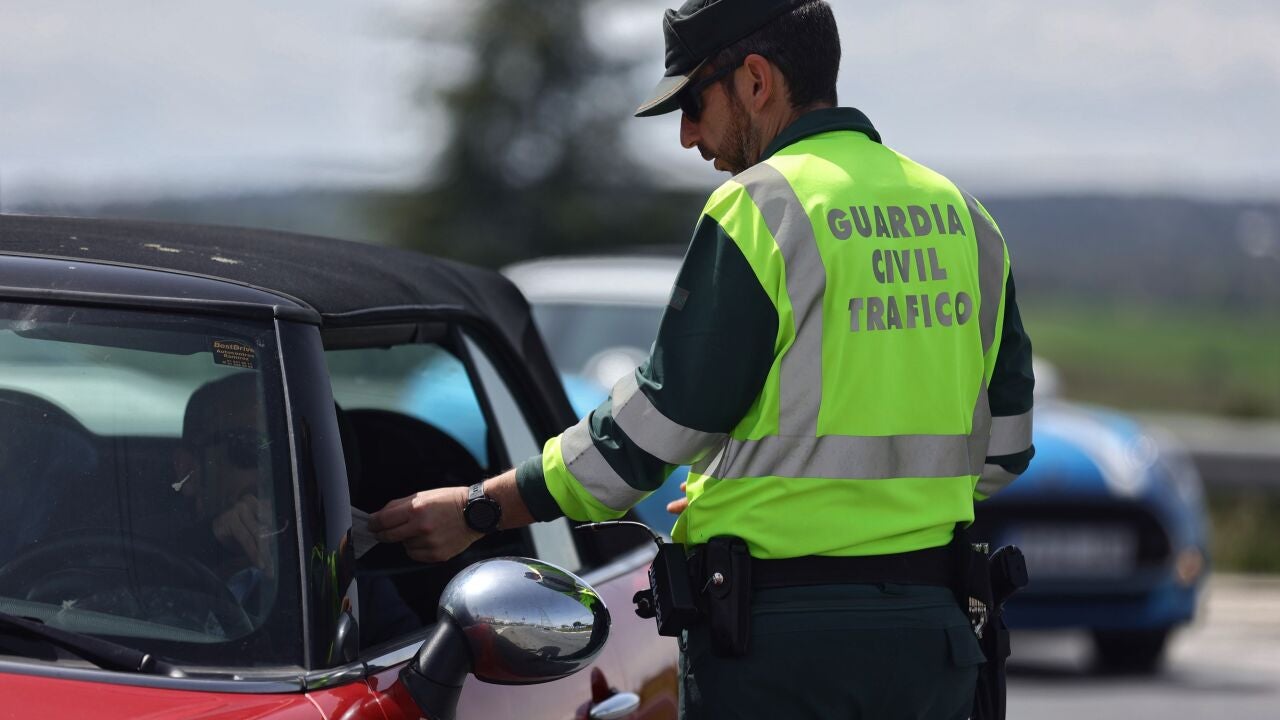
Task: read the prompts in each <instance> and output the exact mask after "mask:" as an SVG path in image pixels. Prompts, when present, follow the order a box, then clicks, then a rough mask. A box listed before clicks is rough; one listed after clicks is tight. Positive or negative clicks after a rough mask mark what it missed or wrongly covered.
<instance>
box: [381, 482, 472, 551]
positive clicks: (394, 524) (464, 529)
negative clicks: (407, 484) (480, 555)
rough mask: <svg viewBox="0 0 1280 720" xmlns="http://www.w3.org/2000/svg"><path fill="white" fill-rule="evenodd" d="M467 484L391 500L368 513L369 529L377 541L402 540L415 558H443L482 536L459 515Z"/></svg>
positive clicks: (461, 549)
mask: <svg viewBox="0 0 1280 720" xmlns="http://www.w3.org/2000/svg"><path fill="white" fill-rule="evenodd" d="M466 503H467V488H465V487H450V488H438V489H435V490H424V491H423V492H420V493H417V494H415V495H410V496H408V497H402V498H400V499H398V500H392V501H391V502H389V503H387V504H386V505H385V506H384V507H383V508H382V509H381V510H379V511H378V512H376V513H373V514H372V515H370V516H369V530H370V531H372V532H373V533H374V535H375V536H377V538H378V541H379V542H386V543H394V542H403V543H404V549H405V553H406V554H408V556H409V557H411V558H413V559H414V560H417V561H418V562H443V561H445V560H448V559H449V558H452V557H454V556H455V555H457V554H458V553H460V552H462V551H463V550H466V549H467V548H468V547H470V546H471V543H473V542H475V541H476V540H479V539H480V538H481V537H482V534H481V533H478V532H476V531H475V530H472V529H471V528H470V527H468V526H467V523H466V521H465V520H463V518H462V508H463V506H464V505H466Z"/></svg>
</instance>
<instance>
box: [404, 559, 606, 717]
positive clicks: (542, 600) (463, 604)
mask: <svg viewBox="0 0 1280 720" xmlns="http://www.w3.org/2000/svg"><path fill="white" fill-rule="evenodd" d="M608 637H609V610H608V609H607V608H606V607H605V605H604V601H602V600H601V599H600V596H599V595H598V594H597V593H596V591H595V590H594V589H592V588H591V586H590V585H587V584H586V583H585V582H583V581H582V580H581V579H579V578H578V577H577V576H575V575H574V574H572V573H570V572H568V571H566V570H563V569H561V568H558V567H556V566H555V565H552V564H550V563H545V562H542V561H541V560H530V559H528V558H519V557H505V558H495V559H493V560H484V561H481V562H478V563H476V564H474V565H472V566H470V567H468V568H467V569H465V570H463V571H462V572H460V573H458V575H457V576H456V577H454V578H453V580H451V581H450V582H449V585H448V586H447V587H445V589H444V594H443V595H441V597H440V615H439V619H438V621H437V622H436V628H435V631H433V632H432V634H431V636H430V637H428V638H427V641H426V642H425V643H423V645H422V649H421V650H419V651H418V655H417V657H415V658H414V659H413V661H412V662H411V663H409V665H408V666H407V667H406V668H405V669H404V670H402V671H401V672H400V681H401V682H403V683H404V685H405V687H406V688H407V689H408V691H409V694H410V695H412V696H413V699H414V702H416V703H417V704H418V707H419V709H421V710H422V711H423V713H424V714H425V715H426V716H427V717H431V718H438V719H439V720H452V719H453V717H454V712H455V710H456V708H457V704H458V696H459V694H460V693H461V691H462V683H463V681H464V680H465V679H466V676H467V674H468V673H472V674H474V675H475V676H476V677H477V678H479V679H481V680H483V681H485V682H491V683H499V684H502V685H528V684H532V683H541V682H549V681H551V680H558V679H560V678H562V677H566V676H568V675H572V674H573V673H575V672H577V671H579V670H581V669H582V668H584V667H586V666H587V665H588V664H589V663H590V662H591V661H592V660H593V659H595V657H596V655H598V654H599V653H600V651H601V650H602V649H603V648H604V643H605V640H607V639H608Z"/></svg>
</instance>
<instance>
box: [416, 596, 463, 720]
mask: <svg viewBox="0 0 1280 720" xmlns="http://www.w3.org/2000/svg"><path fill="white" fill-rule="evenodd" d="M470 672H471V652H470V650H468V649H467V642H466V636H465V635H464V634H463V633H462V630H460V629H458V626H457V625H455V624H454V623H453V620H451V619H450V618H449V616H448V615H447V614H444V613H441V615H440V619H439V620H438V621H437V622H436V628H435V630H434V631H432V633H431V636H430V637H428V638H427V640H426V642H424V643H423V644H422V649H420V650H419V651H418V654H417V656H415V657H414V659H413V662H411V663H409V664H408V665H407V666H405V668H404V669H403V670H401V671H400V682H402V683H404V686H405V689H407V690H408V691H409V695H410V696H412V697H413V701H414V702H415V703H417V705H418V708H419V709H420V710H422V712H423V714H424V715H425V716H426V717H429V718H433V719H434V720H454V715H455V714H456V712H457V709H458V697H459V696H460V695H461V694H462V683H463V681H465V680H466V679H467V674H468V673H470Z"/></svg>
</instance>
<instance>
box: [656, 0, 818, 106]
mask: <svg viewBox="0 0 1280 720" xmlns="http://www.w3.org/2000/svg"><path fill="white" fill-rule="evenodd" d="M803 3H804V0H689V1H688V2H686V3H685V4H684V5H681V6H680V9H679V10H668V11H667V12H666V13H665V14H664V15H663V16H662V34H663V36H664V38H665V39H666V43H667V70H666V72H665V73H663V78H662V81H661V82H659V83H658V86H657V87H656V88H654V90H653V95H652V96H651V97H650V98H649V100H647V101H646V102H645V103H644V104H643V105H641V106H640V107H639V108H638V109H637V110H636V117H648V116H650V115H662V114H663V113H669V112H671V111H672V110H676V109H678V108H679V107H680V104H679V103H678V102H677V101H676V95H678V94H679V93H680V91H681V90H683V89H684V88H685V86H686V85H688V84H689V79H690V78H691V77H693V75H694V74H695V73H697V72H698V70H699V68H701V67H702V65H703V64H704V63H706V61H707V59H708V58H710V57H711V56H712V55H715V54H716V53H718V52H720V51H721V50H723V49H725V48H726V47H729V46H730V45H732V44H734V43H736V42H738V41H739V40H741V39H742V38H744V37H746V36H748V35H750V34H751V33H753V32H755V31H756V30H759V29H760V28H762V27H764V26H765V25H767V24H769V22H770V21H772V20H773V19H774V18H776V17H778V16H779V15H781V14H783V13H784V12H787V11H789V10H791V9H793V8H795V7H797V6H799V5H801V4H803Z"/></svg>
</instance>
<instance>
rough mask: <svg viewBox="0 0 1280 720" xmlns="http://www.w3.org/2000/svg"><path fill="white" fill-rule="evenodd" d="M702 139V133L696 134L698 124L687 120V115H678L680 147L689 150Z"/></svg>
mask: <svg viewBox="0 0 1280 720" xmlns="http://www.w3.org/2000/svg"><path fill="white" fill-rule="evenodd" d="M701 139H702V133H700V132H698V123H696V122H694V121H693V120H690V119H689V116H688V115H685V114H684V113H683V112H682V113H680V146H681V147H683V148H685V149H689V148H692V147H694V146H695V145H697V144H698V141H699V140H701Z"/></svg>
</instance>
